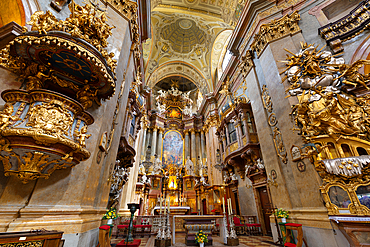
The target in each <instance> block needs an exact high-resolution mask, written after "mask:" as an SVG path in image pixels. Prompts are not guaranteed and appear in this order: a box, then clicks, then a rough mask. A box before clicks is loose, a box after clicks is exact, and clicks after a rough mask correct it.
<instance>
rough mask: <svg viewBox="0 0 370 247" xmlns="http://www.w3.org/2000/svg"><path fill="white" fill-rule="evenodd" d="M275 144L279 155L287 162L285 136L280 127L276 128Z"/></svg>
mask: <svg viewBox="0 0 370 247" xmlns="http://www.w3.org/2000/svg"><path fill="white" fill-rule="evenodd" d="M274 145H275V149H276V153H277V155H278V156H279V157H280V158H281V161H283V163H285V164H286V163H287V162H288V159H287V151H286V148H285V146H284V143H283V137H282V134H281V132H280V129H279V128H278V127H275V128H274Z"/></svg>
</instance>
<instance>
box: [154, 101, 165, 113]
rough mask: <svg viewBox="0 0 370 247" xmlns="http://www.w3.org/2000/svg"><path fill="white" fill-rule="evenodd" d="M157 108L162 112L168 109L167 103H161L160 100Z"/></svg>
mask: <svg viewBox="0 0 370 247" xmlns="http://www.w3.org/2000/svg"><path fill="white" fill-rule="evenodd" d="M156 105H157V110H158V111H159V113H160V114H162V113H164V112H165V111H166V105H165V104H161V103H159V102H157V104H156Z"/></svg>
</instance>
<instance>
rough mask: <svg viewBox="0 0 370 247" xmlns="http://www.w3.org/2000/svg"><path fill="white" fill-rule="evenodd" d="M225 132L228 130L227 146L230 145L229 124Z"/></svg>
mask: <svg viewBox="0 0 370 247" xmlns="http://www.w3.org/2000/svg"><path fill="white" fill-rule="evenodd" d="M225 130H226V140H227V145H230V135H229V128H227V124H225ZM225 149H226V147H225Z"/></svg>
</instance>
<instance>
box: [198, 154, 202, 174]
mask: <svg viewBox="0 0 370 247" xmlns="http://www.w3.org/2000/svg"><path fill="white" fill-rule="evenodd" d="M197 163H198V164H197V165H198V167H199V176H201V177H203V163H202V160H201V159H200V157H199V156H198V160H197Z"/></svg>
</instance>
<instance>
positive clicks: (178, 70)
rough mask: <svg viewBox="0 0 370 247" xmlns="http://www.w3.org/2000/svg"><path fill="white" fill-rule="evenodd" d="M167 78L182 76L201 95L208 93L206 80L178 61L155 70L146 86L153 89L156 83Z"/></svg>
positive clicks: (192, 68) (194, 69)
mask: <svg viewBox="0 0 370 247" xmlns="http://www.w3.org/2000/svg"><path fill="white" fill-rule="evenodd" d="M169 76H183V77H185V78H187V79H188V80H190V81H191V82H193V83H194V84H195V85H196V86H197V87H198V89H199V90H200V91H201V92H202V94H203V95H205V94H207V93H208V92H209V87H208V83H207V80H206V79H205V78H204V77H203V76H202V74H201V73H200V72H199V71H198V70H197V69H196V68H194V67H193V66H191V65H190V64H187V63H183V62H180V61H176V62H170V63H166V64H163V65H161V66H160V67H158V68H156V69H155V70H154V71H153V73H152V74H151V75H150V76H149V78H148V80H147V85H148V86H149V87H150V88H153V87H154V86H155V85H156V84H157V82H159V81H160V80H162V79H164V78H167V77H169Z"/></svg>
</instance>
